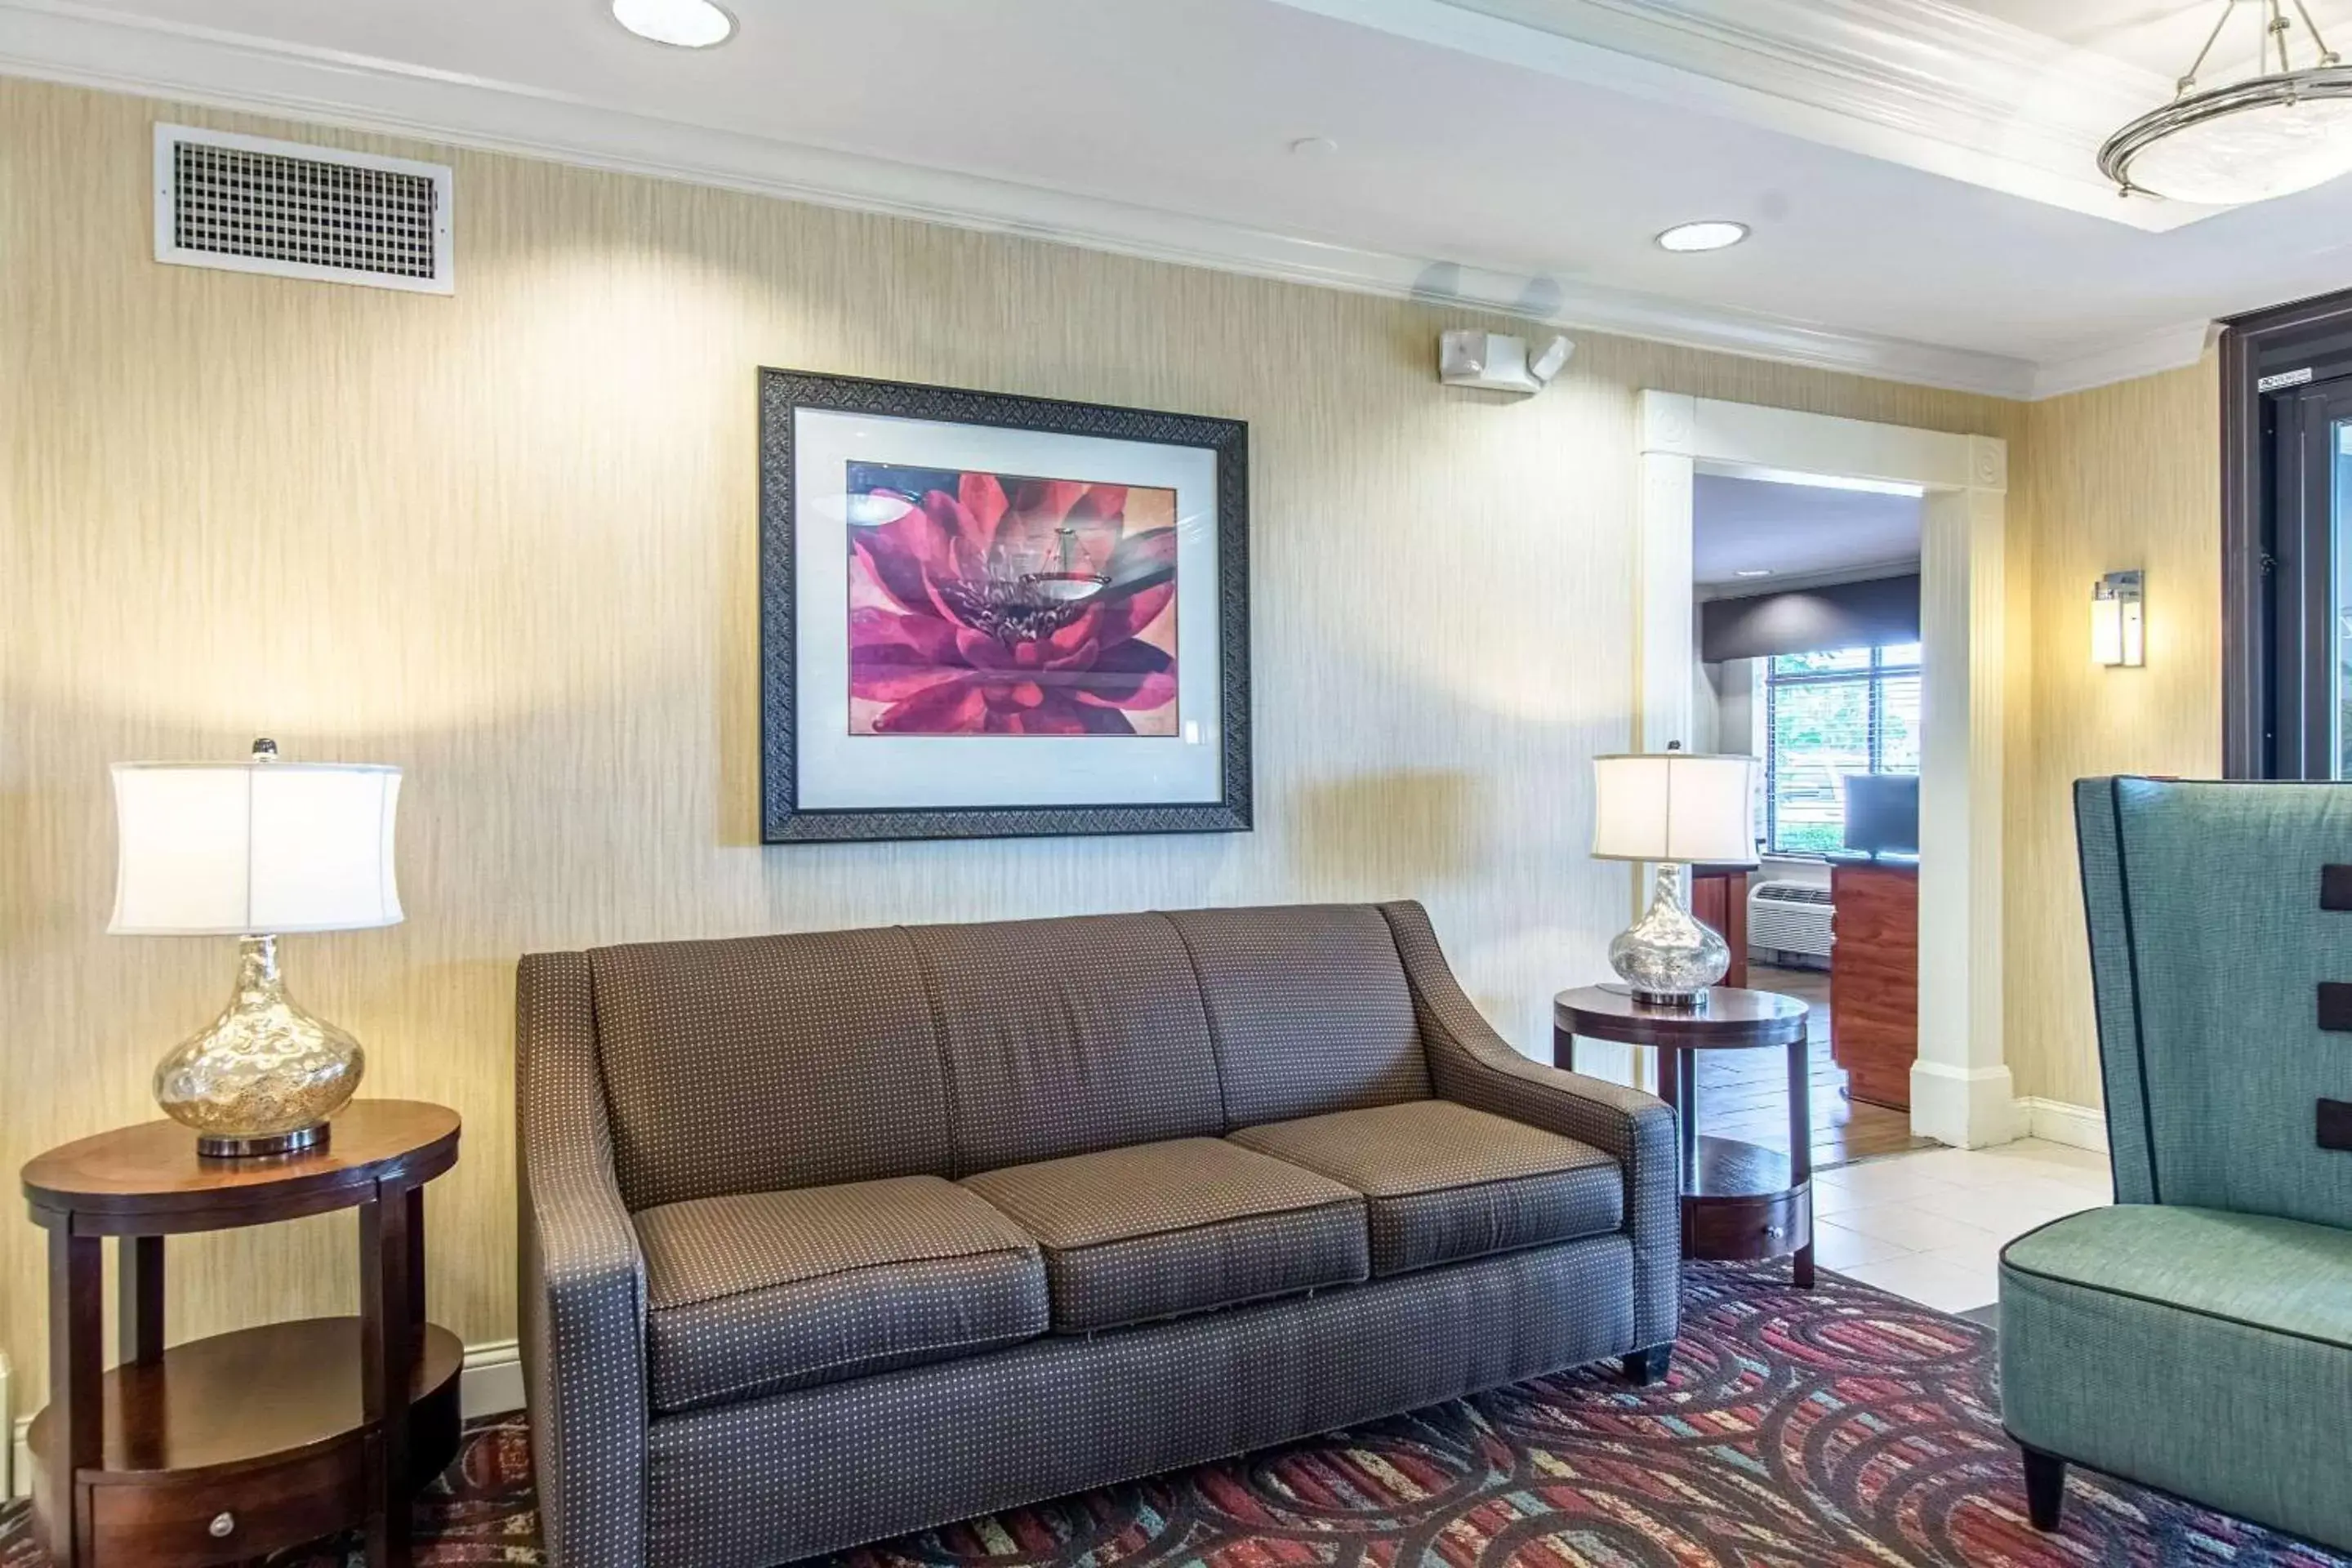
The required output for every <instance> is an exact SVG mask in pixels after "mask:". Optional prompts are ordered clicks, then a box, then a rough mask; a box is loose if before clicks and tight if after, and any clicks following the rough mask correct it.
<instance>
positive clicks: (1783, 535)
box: [1690, 466, 1926, 1168]
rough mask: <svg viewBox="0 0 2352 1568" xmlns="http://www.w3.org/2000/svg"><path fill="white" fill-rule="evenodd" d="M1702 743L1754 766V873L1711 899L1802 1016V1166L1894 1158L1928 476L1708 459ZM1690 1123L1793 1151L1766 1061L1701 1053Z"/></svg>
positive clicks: (1912, 987) (1750, 975) (1746, 973)
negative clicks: (1901, 477)
mask: <svg viewBox="0 0 2352 1568" xmlns="http://www.w3.org/2000/svg"><path fill="white" fill-rule="evenodd" d="M1691 510H1692V558H1691V573H1692V580H1693V587H1694V605H1693V610H1694V614H1695V616H1696V619H1695V622H1694V626H1693V637H1694V638H1695V640H1696V647H1697V655H1698V662H1697V667H1696V668H1697V672H1698V679H1697V681H1696V684H1695V685H1694V686H1693V688H1692V692H1691V741H1690V744H1691V746H1692V748H1693V749H1694V750H1696V751H1702V752H1728V753H1732V754H1737V755H1744V756H1749V757H1753V758H1754V759H1755V760H1756V771H1755V777H1756V782H1757V788H1756V796H1755V801H1754V805H1753V812H1754V822H1755V839H1756V844H1757V847H1758V854H1759V866H1758V868H1757V869H1756V870H1755V871H1754V872H1752V873H1750V872H1746V871H1730V870H1727V871H1717V872H1716V873H1715V875H1714V878H1713V880H1715V881H1717V882H1718V883H1719V884H1720V888H1719V890H1716V891H1714V892H1713V895H1712V896H1711V897H1709V898H1708V899H1707V900H1706V902H1707V903H1708V904H1709V905H1710V906H1712V907H1711V909H1710V911H1709V912H1711V913H1713V914H1714V915H1715V916H1716V918H1717V922H1718V923H1719V924H1720V925H1721V926H1722V927H1723V928H1725V934H1726V936H1727V939H1729V940H1731V942H1732V943H1733V946H1734V952H1733V955H1732V967H1731V971H1730V973H1728V974H1727V975H1726V976H1725V984H1731V985H1748V986H1753V987H1754V988H1756V989H1758V990H1761V991H1774V992H1779V993H1780V994H1783V995H1789V996H1794V997H1796V998H1798V999H1799V1000H1800V1001H1802V1002H1804V1003H1805V1004H1806V1005H1808V1006H1809V1007H1810V1008H1811V1020H1810V1022H1811V1056H1812V1084H1811V1095H1810V1104H1811V1114H1812V1129H1811V1157H1812V1158H1811V1163H1812V1164H1813V1166H1814V1167H1815V1168H1828V1167H1831V1166H1835V1165H1841V1164H1844V1163H1848V1162H1850V1161H1853V1160H1856V1159H1863V1158H1867V1157H1870V1156H1872V1155H1877V1154H1891V1153H1899V1152H1903V1151H1906V1150H1908V1149H1913V1148H1917V1147H1920V1146H1922V1145H1923V1144H1924V1143H1925V1142H1926V1140H1923V1139H1921V1138H1919V1137H1918V1136H1917V1135H1916V1134H1915V1133H1914V1132H1913V1131H1912V1130H1911V1068H1912V1065H1913V1063H1914V1062H1916V1060H1917V1058H1918V1005H1917V1004H1918V989H1919V982H1918V927H1919V910H1918V888H1919V874H1918V873H1919V852H1918V848H1919V829H1918V818H1919V789H1918V786H1919V765H1920V759H1921V736H1922V731H1921V726H1920V694H1921V689H1922V686H1923V683H1924V671H1923V668H1922V647H1921V643H1920V635H1919V542H1920V531H1921V528H1922V524H1923V521H1924V513H1925V511H1926V496H1925V491H1924V490H1923V489H1921V488H1920V487H1918V486H1916V485H1909V484H1902V485H1896V484H1885V485H1876V484H1874V485H1865V486H1855V485H1850V484H1832V483H1824V482H1822V481H1821V480H1820V479H1813V478H1797V477H1794V476H1790V477H1788V478H1773V479H1751V478H1741V477H1738V476H1736V475H1732V474H1722V473H1715V472H1711V471H1709V470H1708V469H1707V468H1706V467H1705V466H1701V467H1700V468H1699V470H1698V472H1697V475H1696V480H1695V482H1694V484H1693V487H1692V508H1691ZM1696 1089H1697V1091H1698V1104H1699V1116H1698V1128H1699V1131H1701V1132H1703V1133H1710V1134H1714V1135H1716V1136H1719V1137H1728V1138H1737V1139H1739V1140H1741V1141H1742V1142H1750V1143H1756V1144H1759V1145H1760V1146H1762V1147H1766V1148H1770V1149H1775V1150H1779V1151H1781V1152H1786V1150H1787V1145H1788V1142H1789V1131H1788V1129H1789V1119H1788V1115H1787V1106H1786V1100H1787V1090H1786V1089H1785V1088H1784V1087H1783V1084H1782V1073H1781V1070H1780V1066H1779V1064H1777V1063H1773V1062H1769V1061H1765V1060H1762V1059H1761V1058H1760V1054H1759V1055H1758V1056H1757V1057H1755V1058H1752V1059H1751V1056H1750V1055H1749V1054H1746V1053H1738V1052H1719V1053H1711V1054H1710V1055H1708V1056H1706V1058H1702V1059H1701V1060H1700V1062H1699V1064H1698V1081H1697V1084H1696Z"/></svg>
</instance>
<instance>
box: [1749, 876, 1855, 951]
mask: <svg viewBox="0 0 2352 1568" xmlns="http://www.w3.org/2000/svg"><path fill="white" fill-rule="evenodd" d="M1836 913H1837V910H1836V907H1835V906H1834V905H1832V903H1831V902H1830V890H1829V889H1827V888H1823V887H1817V886H1815V885H1813V884H1811V883H1809V882H1762V883H1759V884H1758V885H1757V887H1756V888H1755V889H1754V890H1753V891H1751V892H1750V893H1749V894H1748V951H1749V952H1756V951H1757V950H1759V949H1761V950H1762V951H1764V952H1768V953H1770V954H1773V955H1775V956H1780V955H1787V956H1790V957H1794V956H1798V955H1802V956H1804V957H1806V958H1814V959H1819V960H1821V961H1822V963H1828V962H1829V956H1830V921H1831V920H1832V917H1834V916H1835V915H1836Z"/></svg>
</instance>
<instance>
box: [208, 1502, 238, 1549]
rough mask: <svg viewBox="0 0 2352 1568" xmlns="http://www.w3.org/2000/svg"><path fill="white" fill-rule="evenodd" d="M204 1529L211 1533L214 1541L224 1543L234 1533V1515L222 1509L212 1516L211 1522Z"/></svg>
mask: <svg viewBox="0 0 2352 1568" xmlns="http://www.w3.org/2000/svg"><path fill="white" fill-rule="evenodd" d="M205 1530H207V1531H210V1532H211V1533H212V1538H213V1539H214V1540H215V1541H226V1540H227V1539H228V1538H229V1537H230V1536H232V1535H235V1534H236V1515H235V1514H233V1513H231V1512H229V1511H228V1510H226V1509H223V1510H220V1512H218V1513H216V1514H215V1515H213V1521H212V1522H211V1523H210V1524H208V1525H206V1526H205Z"/></svg>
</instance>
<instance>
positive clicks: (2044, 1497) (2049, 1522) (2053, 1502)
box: [2020, 1445, 2066, 1531]
mask: <svg viewBox="0 0 2352 1568" xmlns="http://www.w3.org/2000/svg"><path fill="white" fill-rule="evenodd" d="M2020 1447H2021V1450H2022V1452H2023V1455H2024V1458H2025V1513H2026V1517H2027V1518H2029V1519H2031V1520H2032V1521H2033V1528H2034V1529H2036V1530H2048V1531H2054V1530H2056V1529H2057V1528H2058V1516H2059V1514H2060V1513H2061V1512H2063V1510H2064V1509H2065V1506H2066V1461H2065V1460H2063V1459H2062V1458H2059V1457H2058V1456H2057V1455H2055V1454H2045V1453H2042V1451H2041V1450H2039V1449H2036V1448H2025V1447H2023V1445H2020Z"/></svg>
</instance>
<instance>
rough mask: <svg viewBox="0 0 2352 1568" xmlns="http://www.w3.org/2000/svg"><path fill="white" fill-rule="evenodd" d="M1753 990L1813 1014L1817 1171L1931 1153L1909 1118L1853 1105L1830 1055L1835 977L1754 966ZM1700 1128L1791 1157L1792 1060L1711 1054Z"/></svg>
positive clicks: (1704, 1058)
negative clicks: (1782, 998) (1909, 1151)
mask: <svg viewBox="0 0 2352 1568" xmlns="http://www.w3.org/2000/svg"><path fill="white" fill-rule="evenodd" d="M1748 985H1749V986H1750V987H1751V988H1753V989H1755V990H1758V991H1778V992H1780V994H1783V995H1786V996H1794V997H1796V998H1797V999H1798V1000H1799V1001H1801V1002H1803V1003H1805V1004H1806V1005H1808V1006H1810V1007H1811V1008H1812V1017H1811V1035H1810V1037H1809V1039H1810V1044H1811V1054H1812V1061H1813V1087H1812V1102H1813V1165H1814V1168H1815V1169H1822V1168H1824V1167H1827V1166H1831V1165H1843V1164H1845V1163H1848V1162H1850V1161H1853V1160H1861V1159H1866V1158H1868V1157H1869V1156H1871V1155H1874V1154H1895V1153H1900V1152H1903V1151H1904V1150H1906V1149H1927V1148H1933V1147H1934V1146H1935V1145H1934V1143H1933V1142H1931V1141H1930V1140H1928V1139H1925V1138H1914V1137H1913V1136H1912V1135H1911V1118H1910V1117H1909V1116H1908V1115H1906V1113H1905V1112H1903V1111H1899V1110H1885V1109H1884V1108H1883V1107H1880V1106H1875V1105H1860V1104H1855V1103H1853V1102H1851V1101H1849V1100H1847V1099H1846V1098H1845V1095H1844V1093H1843V1089H1845V1074H1844V1073H1843V1072H1842V1071H1840V1070H1839V1069H1838V1065H1837V1063H1836V1062H1835V1061H1833V1060H1832V1059H1831V1057H1830V1040H1831V1031H1832V1029H1833V1028H1834V1027H1835V1026H1836V1025H1835V1021H1834V1020H1833V1019H1832V1017H1831V1016H1830V977H1829V975H1828V973H1825V972H1823V971H1820V970H1811V969H1776V968H1773V967H1772V966H1770V965H1769V964H1761V963H1757V964H1750V965H1749V966H1748ZM1698 1125H1699V1131H1702V1132H1711V1133H1714V1134H1716V1135H1717V1136H1718V1137H1724V1138H1739V1139H1744V1140H1746V1141H1747V1142H1750V1143H1755V1144H1759V1145H1761V1146H1762V1147H1764V1148H1767V1149H1778V1150H1780V1151H1781V1152H1787V1150H1788V1147H1789V1085H1788V1062H1787V1058H1784V1057H1783V1056H1782V1055H1781V1053H1780V1051H1778V1050H1770V1051H1706V1052H1702V1053H1701V1054H1700V1056H1699V1060H1698Z"/></svg>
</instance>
